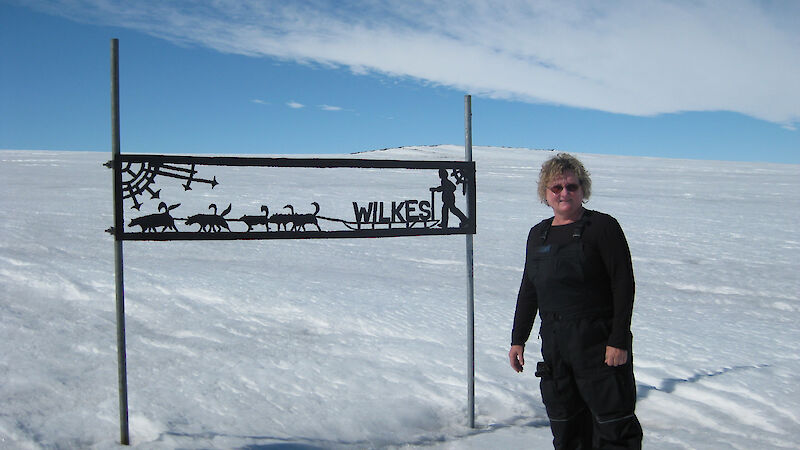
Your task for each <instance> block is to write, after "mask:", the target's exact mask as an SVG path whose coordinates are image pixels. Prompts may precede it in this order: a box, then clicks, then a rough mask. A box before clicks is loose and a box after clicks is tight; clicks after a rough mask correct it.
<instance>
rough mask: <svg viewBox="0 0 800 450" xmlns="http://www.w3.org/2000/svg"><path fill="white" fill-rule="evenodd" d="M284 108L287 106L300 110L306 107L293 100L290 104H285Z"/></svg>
mask: <svg viewBox="0 0 800 450" xmlns="http://www.w3.org/2000/svg"><path fill="white" fill-rule="evenodd" d="M286 106H288V107H289V108H292V109H300V108H305V107H306V105H304V104H302V103H297V102H296V101H294V100H292V101H290V102H286Z"/></svg>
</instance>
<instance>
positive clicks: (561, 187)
mask: <svg viewBox="0 0 800 450" xmlns="http://www.w3.org/2000/svg"><path fill="white" fill-rule="evenodd" d="M579 187H581V186H580V185H579V184H575V183H570V184H568V185H566V186H565V185H563V184H555V185H553V186H550V187H549V188H547V189H550V191H551V192H552V193H553V194H556V195H558V194H560V193H561V191H563V190H564V189H566V190H567V192H575V191H577V190H578V188H579Z"/></svg>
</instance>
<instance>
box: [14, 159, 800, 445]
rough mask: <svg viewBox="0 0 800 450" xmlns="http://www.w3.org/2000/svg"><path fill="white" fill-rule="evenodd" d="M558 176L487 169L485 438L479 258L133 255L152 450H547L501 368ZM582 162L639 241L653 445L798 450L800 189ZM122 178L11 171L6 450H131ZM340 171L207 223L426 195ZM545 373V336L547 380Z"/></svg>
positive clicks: (530, 162) (51, 165) (369, 247)
mask: <svg viewBox="0 0 800 450" xmlns="http://www.w3.org/2000/svg"><path fill="white" fill-rule="evenodd" d="M551 154H552V153H550V152H547V151H536V150H528V149H511V148H488V147H476V148H475V150H474V159H475V161H476V164H477V170H478V172H477V186H478V211H477V218H478V222H477V223H478V233H477V235H475V238H474V239H475V314H476V316H475V334H476V338H475V340H476V341H475V349H476V365H475V368H476V369H475V370H476V401H475V403H476V425H477V428H476V429H470V428H469V427H468V423H467V412H466V410H467V375H466V373H467V351H466V340H467V338H466V335H467V318H466V300H465V292H466V281H465V280H466V270H465V244H464V240H465V239H464V236H429V237H415V238H387V239H324V240H293V241H288V240H272V241H227V242H221V241H212V242H208V241H206V242H203V241H200V242H126V243H125V245H124V257H125V287H126V308H127V311H126V312H127V338H128V347H127V351H128V381H129V393H130V417H131V427H130V429H131V438H132V441H133V442H132V444H133V446H134V447H136V448H147V449H151V448H156V449H161V448H164V449H167V448H245V449H257V448H263V449H266V448H295V449H300V448H302V449H312V448H351V447H354V448H373V447H377V448H383V447H388V448H417V447H423V448H435V449H451V448H472V449H479V448H547V447H548V446H549V442H550V439H551V437H550V430H549V428H548V425H547V419H546V416H545V412H544V407H543V406H542V404H541V400H540V395H539V392H538V382H537V379H536V378H535V377H534V376H533V371H525V372H524V373H523V374H516V373H515V372H513V371H512V370H511V369H510V368H509V367H508V362H507V356H506V355H507V351H508V344H509V339H510V337H509V335H510V326H511V321H512V318H513V313H514V303H515V299H516V291H517V288H518V286H519V281H520V277H521V273H522V272H521V269H522V264H523V259H524V245H525V238H526V235H527V232H528V229H529V227H530V226H532V225H533V224H535V223H536V222H538V221H539V220H541V219H543V218H545V217H547V216H549V213H550V210H549V209H548V208H547V207H545V206H544V205H541V204H540V203H538V201H537V199H536V194H535V189H536V178H537V174H538V169H539V167H540V165H541V163H542V161H544V160H545V159H546V158H547V157H549V156H550V155H551ZM357 156H358V157H368V158H396V159H462V158H463V149H461V148H459V147H456V146H439V147H416V148H403V149H390V150H385V151H380V152H372V153H366V154H360V155H357ZM579 156H580V157H581V158H582V160H583V161H584V163H585V164H586V166H587V167H588V168H589V170H590V171H591V172H592V174H593V181H594V195H593V198H592V199H591V201H590V202H589V203H588V205H587V206H588V207H590V208H593V209H597V210H600V211H604V212H607V213H610V214H612V215H613V216H615V217H616V218H617V219H618V220H619V221H620V223H621V224H622V226H623V228H624V230H625V232H626V235H627V237H628V240H629V243H630V246H631V251H632V254H633V260H634V268H635V273H636V278H637V298H636V305H635V308H634V318H633V333H634V336H635V342H634V346H635V348H634V353H635V361H636V377H637V383H638V394H639V403H638V410H637V411H638V415H639V419H640V421H641V422H642V425H643V427H644V430H645V446H646V448H649V449H711V448H714V449H716V448H736V449H753V448H798V445H799V444H798V442H800V348H799V347H800V345H799V343H800V326H798V322H800V277H798V275H797V273H798V272H797V270H798V266H800V225H798V215H800V197H798V195H797V193H798V191H800V166H797V165H780V164H764V163H733V162H713V161H689V160H671V159H657V158H638V157H620V156H604V155H590V154H583V155H579ZM108 159H109V155H108V154H101V153H77V152H36V151H2V152H0V349H1V351H0V448H11V449H16V448H20V449H29V448H30V449H34V448H70V449H71V448H98V449H105V448H115V447H116V446H117V445H118V444H117V442H118V441H119V422H118V403H117V401H118V400H117V359H116V325H115V309H114V272H113V267H114V265H113V259H114V258H113V241H112V238H111V237H110V235H108V234H106V233H105V232H104V231H103V230H105V229H106V228H107V227H109V226H111V225H112V223H111V222H112V195H111V187H112V183H111V172H110V171H109V170H108V169H106V168H104V167H103V166H102V163H103V162H105V161H106V160H108ZM234 170H235V169H234V168H219V169H218V170H216V169H215V174H216V176H217V178H218V179H227V180H231V179H236V177H235V174H234V173H233V172H232V171H234ZM226 171H227V172H226ZM275 173H276V174H279V173H282V172H275ZM322 173H323V175H320V174H319V172H313V171H307V172H304V173H300V174H298V173H297V172H296V171H294V172H292V171H287V172H285V174H286V175H285V178H280V175H274V176H273V175H272V174H271V175H270V179H269V183H271V185H270V187H269V189H268V188H267V187H265V184H264V183H266V181H265V180H263V179H258V178H256V179H253V178H252V177H251V178H250V179H249V180H245V179H240V180H239V181H237V182H236V183H228V184H224V183H223V184H221V185H220V187H219V188H218V189H221V188H222V187H225V188H226V189H227V190H220V191H219V192H218V191H217V189H215V190H213V191H211V190H209V189H204V188H202V187H197V188H195V190H194V191H192V192H193V193H194V195H198V196H201V197H200V198H203V202H204V205H205V204H207V203H210V202H211V201H221V200H219V198H229V197H221V196H223V195H232V194H237V195H241V196H244V197H246V198H248V197H247V196H250V197H253V198H252V204H253V205H254V206H255V207H256V210H257V204H258V203H259V202H260V201H261V199H260V198H256V197H259V196H260V195H262V193H263V196H265V197H266V198H269V199H270V200H269V201H270V202H271V203H270V204H271V205H272V204H277V202H282V201H283V200H282V199H281V195H284V194H285V192H281V191H280V189H281V186H283V188H284V189H287V192H288V190H289V187H292V189H294V188H295V187H297V186H299V187H305V189H306V191H303V192H305V194H303V192H299V193H298V192H294V194H296V195H298V198H300V199H307V201H306V202H305V204H306V205H308V204H309V203H310V202H311V201H314V200H315V199H319V198H328V197H330V198H337V199H345V200H349V199H355V198H359V197H364V193H365V192H368V193H369V194H370V196H373V197H374V199H373V200H381V199H384V198H385V199H387V200H393V199H394V198H396V197H397V196H398V195H402V194H401V193H402V191H403V189H402V185H401V184H402V183H403V177H404V176H405V175H404V174H403V173H400V172H399V171H391V170H389V171H386V172H380V175H376V176H378V177H379V178H375V180H379V182H378V181H375V182H366V184H365V183H364V182H362V181H359V182H358V183H355V182H351V181H350V180H349V179H342V177H341V176H340V174H337V172H336V171H323V172H322ZM226 177H227V178H226ZM276 177H277V178H276ZM298 177H300V178H298ZM176 183H177V182H176ZM169 184H170V182H169V181H165V182H164V188H167V187H168V185H169ZM398 185H400V186H398ZM203 196H205V197H203ZM215 196H218V197H215ZM214 199H217V200H214ZM302 203H303V202H302V201H298V202H297V203H296V204H302ZM320 203H321V202H320ZM226 205H227V202H226ZM281 206H282V204H281ZM221 208H222V206H220V209H221ZM306 209H310V206H306ZM234 215H235V213H234ZM537 352H538V342H537V341H536V340H535V339H533V340H532V341H531V342H530V347H529V352H528V353H529V354H528V364H533V363H535V360H536V355H537ZM531 360H533V361H531Z"/></svg>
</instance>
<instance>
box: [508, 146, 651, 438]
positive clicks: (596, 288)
mask: <svg viewBox="0 0 800 450" xmlns="http://www.w3.org/2000/svg"><path fill="white" fill-rule="evenodd" d="M538 192H539V199H540V200H541V201H542V203H545V204H546V205H548V206H550V207H551V208H552V209H553V217H551V218H549V219H546V220H543V221H542V222H540V223H539V224H538V225H536V226H534V227H533V228H531V231H530V233H529V234H528V244H527V249H526V257H525V269H524V272H523V276H522V285H521V286H520V290H519V295H518V297H517V307H516V312H515V314H514V328H513V330H512V333H511V350H510V351H509V353H508V357H509V361H510V363H511V367H512V368H513V369H514V370H516V371H517V372H522V368H523V366H524V365H525V358H524V352H525V342H526V341H527V340H528V337H529V336H530V332H531V328H532V327H533V322H534V319H535V318H536V313H537V311H538V313H539V316H540V317H541V319H542V320H541V328H540V330H539V336H540V337H541V340H542V357H543V359H544V361H543V362H539V363H538V364H537V366H536V376H537V377H540V378H541V381H540V388H541V392H542V401H543V402H544V404H545V408H546V409H547V415H548V417H549V418H550V429H551V431H552V432H553V446H554V447H555V448H557V449H561V448H570V449H589V448H603V449H605V448H641V441H642V428H641V426H640V425H639V421H638V419H637V418H636V415H635V413H634V409H635V406H636V384H635V381H634V378H633V358H632V354H631V344H632V336H631V332H630V323H631V314H632V311H633V296H634V280H633V266H632V264H631V256H630V250H629V249H628V243H627V241H626V240H625V235H624V234H623V232H622V228H621V227H620V226H619V223H617V221H616V220H615V219H614V218H613V217H611V216H609V215H607V214H603V213H601V212H597V211H591V210H588V209H585V208H584V207H583V204H584V202H586V201H588V200H589V196H590V195H591V192H592V181H591V178H589V172H588V171H587V170H586V169H585V168H584V167H583V164H581V162H580V161H578V159H576V158H575V157H573V156H571V155H569V154H566V153H559V154H558V155H556V156H554V157H553V158H551V159H549V160H548V161H546V162H545V163H544V164H542V170H541V172H540V174H539V189H538Z"/></svg>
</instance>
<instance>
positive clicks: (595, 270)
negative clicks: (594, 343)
mask: <svg viewBox="0 0 800 450" xmlns="http://www.w3.org/2000/svg"><path fill="white" fill-rule="evenodd" d="M552 221H553V218H552V217H551V218H550V219H547V220H543V221H542V222H540V223H539V224H537V225H536V226H534V227H533V228H531V231H530V233H529V234H528V244H527V249H526V252H525V270H524V272H523V276H522V284H521V286H520V289H519V295H518V296H517V307H516V312H515V314H514V328H513V330H512V333H511V344H512V345H522V344H524V343H525V342H526V341H527V340H528V337H529V336H530V332H531V329H532V327H533V322H534V319H535V318H536V313H537V311H539V310H541V312H542V313H554V314H563V315H564V316H571V315H572V316H574V315H580V314H581V313H584V314H597V315H606V316H608V317H610V318H611V321H612V328H611V334H610V336H609V340H608V345H610V346H612V347H617V348H621V349H626V350H630V349H631V332H630V324H631V315H632V312H633V298H634V291H635V284H634V278H633V265H632V263H631V254H630V250H629V248H628V242H627V241H626V239H625V234H624V233H623V232H622V228H621V227H620V225H619V223H618V222H617V220H616V219H614V218H613V217H611V216H609V215H608V214H604V213H601V212H597V211H591V210H586V211H585V212H584V215H583V218H581V220H579V221H577V222H575V223H572V224H568V225H561V226H551V224H552ZM576 230H579V231H580V233H579V234H580V237H579V238H576V237H575V231H576ZM543 237H544V239H543ZM576 241H579V242H577V243H576ZM575 245H579V246H580V247H581V249H580V250H582V255H581V257H580V259H581V261H582V264H581V266H582V267H581V268H576V267H573V268H567V269H566V270H567V271H570V270H572V271H574V272H580V274H579V275H577V276H575V277H572V278H570V279H565V280H561V281H558V282H559V283H561V284H562V286H561V287H559V286H558V285H557V284H554V283H553V282H549V283H548V282H542V281H541V278H542V277H539V280H538V281H537V272H541V271H542V270H543V269H542V265H543V263H542V261H541V259H540V256H539V255H542V254H544V252H547V251H549V250H551V248H553V247H556V246H561V247H562V248H566V246H571V247H572V248H574V247H575ZM568 250H571V249H568ZM552 270H559V271H563V270H564V268H563V267H559V268H556V269H552ZM569 284H571V285H572V286H568V285H569ZM577 284H580V285H579V286H578V285H577ZM573 288H574V289H573ZM564 292H580V293H582V294H581V295H578V296H575V295H572V296H570V295H564V294H563V293H564Z"/></svg>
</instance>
